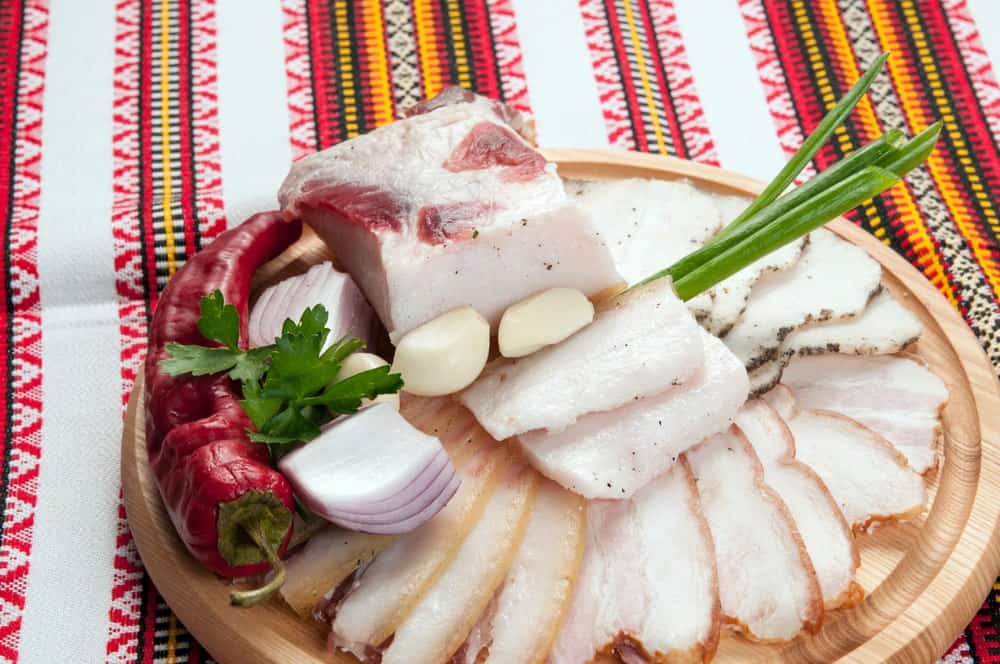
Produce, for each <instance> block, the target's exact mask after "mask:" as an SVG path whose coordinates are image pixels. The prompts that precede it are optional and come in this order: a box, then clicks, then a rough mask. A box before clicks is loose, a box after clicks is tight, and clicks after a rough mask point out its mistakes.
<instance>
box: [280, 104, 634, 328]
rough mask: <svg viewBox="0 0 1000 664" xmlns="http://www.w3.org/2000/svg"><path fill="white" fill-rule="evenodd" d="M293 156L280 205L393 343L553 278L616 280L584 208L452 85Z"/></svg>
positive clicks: (499, 111) (520, 142)
mask: <svg viewBox="0 0 1000 664" xmlns="http://www.w3.org/2000/svg"><path fill="white" fill-rule="evenodd" d="M421 110H422V111H423V112H421V113H418V114H416V115H412V116H410V117H407V118H405V119H401V120H398V121H396V122H393V123H391V124H388V125H385V126H383V127H380V128H378V129H375V130H374V131H371V132H369V133H367V134H363V135H361V136H358V137H357V138H354V139H351V140H349V141H345V142H343V143H338V144H337V145H335V146H332V147H330V148H327V149H326V150H323V151H322V152H317V153H316V154H313V155H310V156H308V157H306V158H305V159H302V160H300V161H298V162H296V163H295V164H293V165H292V169H291V171H290V173H289V174H288V177H287V178H286V179H285V181H284V183H283V184H282V186H281V190H280V191H279V194H278V198H279V201H280V203H281V207H282V210H284V211H285V213H286V214H288V215H294V216H299V217H301V218H302V219H304V220H305V221H306V222H307V223H308V224H309V225H310V226H312V228H313V229H314V230H315V231H316V233H317V234H318V235H319V236H320V237H321V238H322V239H323V240H324V241H325V242H326V243H327V245H328V246H329V247H330V248H331V249H332V250H333V252H334V253H335V254H336V255H337V257H338V258H339V259H340V261H341V262H342V263H343V265H344V266H345V268H346V269H347V271H348V272H349V273H350V274H351V276H352V277H354V280H355V281H356V282H357V284H358V286H359V287H360V288H361V290H362V292H364V294H365V296H366V297H367V298H368V301H369V302H371V304H372V306H373V307H374V309H375V311H376V313H378V315H379V317H380V318H381V320H382V323H383V324H384V325H385V327H386V329H387V330H388V331H389V333H390V338H392V339H393V340H394V341H395V340H397V339H399V337H401V336H402V335H403V334H404V333H406V332H407V331H409V330H410V329H412V328H414V327H416V326H417V325H420V324H421V323H424V322H426V321H428V320H430V319H432V318H434V317H435V316H437V315H439V314H441V313H444V312H446V311H448V310H450V309H453V308H455V307H458V306H463V305H471V306H472V307H474V308H475V309H476V310H478V311H479V313H481V314H482V315H483V316H485V317H486V318H487V319H488V320H490V321H491V322H492V323H496V322H497V320H498V319H499V316H500V314H501V313H502V312H503V310H504V309H505V308H506V307H507V306H508V305H510V304H513V303H514V302H517V301H519V300H521V299H524V298H525V297H528V296H530V295H533V294H534V293H537V292H538V291H541V290H545V289H546V288H550V287H554V286H565V287H573V288H577V289H579V290H581V291H583V292H584V293H586V294H588V295H595V294H597V293H599V292H601V291H603V290H605V289H608V288H611V287H614V286H616V285H619V284H620V283H621V282H622V279H621V277H620V276H619V274H618V272H617V271H616V270H615V267H614V264H613V262H612V259H611V255H610V253H609V252H608V250H607V248H606V247H605V246H604V244H603V242H601V240H600V238H599V237H598V236H597V235H596V233H595V231H594V228H593V225H592V223H591V219H590V217H589V216H588V215H587V214H586V213H585V212H584V211H583V210H581V209H580V208H579V207H578V206H577V205H576V204H575V203H573V202H572V201H570V200H569V199H568V198H567V196H566V193H565V191H564V189H563V185H562V181H561V180H560V179H559V176H558V175H556V170H555V164H551V163H548V162H547V161H546V159H545V158H544V157H543V156H542V154H541V153H540V152H538V151H537V150H536V149H535V148H534V147H533V146H532V145H531V144H530V143H528V142H527V141H526V140H524V138H522V137H521V136H519V135H518V134H517V133H516V131H515V130H514V128H512V126H511V123H513V124H514V125H515V126H516V125H517V123H516V122H514V121H513V120H511V115H510V114H509V113H507V112H506V111H507V109H505V107H503V106H502V105H500V104H497V103H496V102H492V101H489V100H485V99H483V98H481V97H476V96H472V97H466V98H463V96H462V95H458V96H455V98H453V99H448V100H447V103H443V104H435V103H434V100H429V102H428V103H426V104H425V105H424V106H423V108H422V109H421Z"/></svg>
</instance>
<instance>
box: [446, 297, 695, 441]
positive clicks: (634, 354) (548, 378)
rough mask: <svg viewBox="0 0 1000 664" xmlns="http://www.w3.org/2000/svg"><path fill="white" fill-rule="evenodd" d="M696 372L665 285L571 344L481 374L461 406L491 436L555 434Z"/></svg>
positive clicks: (685, 330) (627, 300) (676, 303)
mask: <svg viewBox="0 0 1000 664" xmlns="http://www.w3.org/2000/svg"><path fill="white" fill-rule="evenodd" d="M701 364H702V341H701V337H700V331H699V329H698V325H697V323H695V321H694V319H693V318H692V317H691V315H690V314H689V313H688V312H687V310H686V309H685V308H684V303H683V302H681V301H680V300H679V299H678V298H677V295H676V294H674V290H673V286H672V285H671V283H670V280H669V279H660V280H658V281H655V282H653V283H651V284H649V285H648V286H647V287H645V288H643V289H641V290H639V291H637V292H635V293H630V294H629V295H627V296H625V297H622V298H621V299H620V300H618V301H617V302H616V303H615V304H614V305H613V306H612V307H611V308H610V309H606V310H604V311H602V312H600V313H598V314H597V316H596V317H595V319H594V322H593V323H591V324H590V325H588V326H587V327H585V328H584V329H583V330H581V331H580V332H578V333H576V334H575V335H573V336H572V337H570V338H569V339H567V340H565V341H563V342H562V343H560V344H557V345H555V346H549V347H548V348H544V349H542V350H540V351H539V352H537V353H534V354H533V355H529V356H527V357H525V358H522V359H518V360H513V361H509V362H498V363H496V364H493V365H491V366H489V367H487V368H486V371H484V372H483V375H482V376H480V378H479V379H478V380H477V381H476V382H475V383H474V384H473V385H472V386H471V387H470V388H468V389H467V390H465V391H464V392H462V393H461V394H460V395H459V397H458V398H459V400H460V401H461V402H462V403H463V404H465V406H466V407H468V409H469V410H470V411H472V414H473V415H474V416H475V418H476V420H477V421H478V422H479V424H481V425H482V427H483V428H484V429H486V431H488V432H489V433H490V435H491V436H493V437H494V438H496V439H497V440H503V439H505V438H509V437H511V436H515V435H518V434H522V433H525V432H527V431H532V430H535V429H549V430H551V431H559V430H561V429H564V428H566V427H567V426H569V425H571V424H573V423H574V422H576V421H577V420H578V419H579V418H580V417H582V416H585V415H586V414H587V413H594V412H599V411H609V410H613V409H615V408H618V407H619V406H621V405H623V404H627V403H629V402H633V401H636V400H637V399H642V397H646V396H650V395H654V394H659V393H662V392H663V391H664V390H667V389H669V388H670V387H672V386H674V385H679V384H684V383H686V382H688V381H689V380H690V379H691V378H693V377H694V375H695V374H696V373H697V372H698V370H699V368H700V367H701Z"/></svg>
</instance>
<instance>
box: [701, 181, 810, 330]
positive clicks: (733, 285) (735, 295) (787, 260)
mask: <svg viewBox="0 0 1000 664" xmlns="http://www.w3.org/2000/svg"><path fill="white" fill-rule="evenodd" d="M737 200H740V201H742V203H743V205H742V206H741V207H740V208H739V210H736V213H738V212H740V211H742V209H743V208H745V207H746V206H747V205H748V204H749V201H747V200H746V199H737ZM732 216H733V217H735V216H736V214H735V213H732ZM731 219H732V217H727V220H726V221H727V223H728V221H731ZM807 242H808V239H807V238H806V237H802V238H799V239H798V240H795V241H793V242H790V243H788V244H786V245H785V246H784V247H781V248H780V249H777V250H776V251H772V252H771V253H769V254H768V255H767V256H764V257H763V258H759V259H757V260H756V261H754V262H753V263H751V264H750V265H747V266H746V267H745V268H743V269H742V270H740V271H739V272H737V273H736V274H734V275H732V276H730V277H728V278H727V279H725V280H723V281H722V282H721V283H719V284H717V285H716V286H713V287H712V288H711V289H710V290H709V291H708V294H709V296H710V298H711V303H712V304H711V307H710V308H709V309H708V311H706V312H705V315H704V316H701V317H699V320H700V321H701V324H702V325H703V326H704V327H705V329H706V330H708V331H709V332H711V333H712V334H714V335H715V336H717V337H721V336H725V335H726V333H727V332H729V330H731V329H732V328H733V325H735V324H736V322H737V321H738V320H739V319H740V316H742V315H743V312H744V311H745V310H746V308H747V302H748V301H749V300H750V293H751V292H752V289H753V286H754V284H756V283H757V282H758V281H760V279H761V278H762V277H763V276H764V275H767V274H771V273H773V272H781V271H782V270H787V269H788V268H790V267H791V266H793V265H795V263H796V261H798V260H799V258H800V257H801V256H802V251H803V249H804V248H805V246H806V244H807Z"/></svg>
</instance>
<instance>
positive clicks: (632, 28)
mask: <svg viewBox="0 0 1000 664" xmlns="http://www.w3.org/2000/svg"><path fill="white" fill-rule="evenodd" d="M640 1H641V0H640ZM622 5H623V6H624V7H625V22H626V23H627V24H628V37H629V41H630V42H631V43H632V52H633V53H635V65H636V69H638V70H639V80H640V82H641V83H642V96H643V97H645V98H646V107H647V108H648V109H649V121H650V122H651V123H652V125H653V135H654V136H656V151H657V152H659V153H660V154H667V143H666V141H665V140H664V138H663V128H662V127H660V118H659V114H658V113H657V112H656V104H655V102H654V97H653V95H654V93H653V86H652V83H650V81H649V72H647V71H646V56H645V55H644V54H643V49H642V43H641V42H640V41H639V29H638V28H637V27H636V24H635V12H634V11H633V10H632V0H622ZM664 103H666V101H664Z"/></svg>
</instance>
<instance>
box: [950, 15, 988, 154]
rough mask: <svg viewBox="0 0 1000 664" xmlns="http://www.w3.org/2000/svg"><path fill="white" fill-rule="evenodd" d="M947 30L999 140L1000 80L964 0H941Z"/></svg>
mask: <svg viewBox="0 0 1000 664" xmlns="http://www.w3.org/2000/svg"><path fill="white" fill-rule="evenodd" d="M942 5H943V7H944V11H945V14H946V15H947V18H948V23H949V24H950V25H951V32H952V35H953V36H954V38H955V42H956V43H957V44H958V48H959V52H960V53H961V55H962V61H963V63H964V64H965V72H966V74H967V75H968V76H969V78H970V79H971V81H972V87H973V88H974V89H975V91H976V96H977V97H978V98H979V103H980V105H981V106H982V108H983V110H984V112H985V115H986V122H987V124H988V125H989V127H990V131H991V132H992V134H993V140H994V141H995V142H1000V84H998V82H997V77H996V72H994V71H993V66H992V63H991V62H990V55H989V53H987V52H986V47H985V46H984V45H983V42H982V39H981V38H980V35H979V28H978V27H976V22H975V21H974V20H973V18H972V15H971V14H970V13H969V5H968V3H967V2H966V0H943V2H942Z"/></svg>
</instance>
